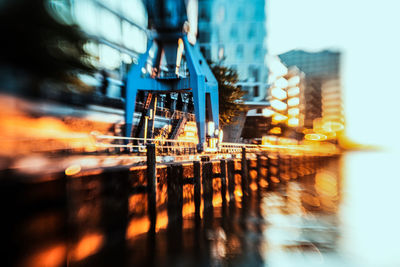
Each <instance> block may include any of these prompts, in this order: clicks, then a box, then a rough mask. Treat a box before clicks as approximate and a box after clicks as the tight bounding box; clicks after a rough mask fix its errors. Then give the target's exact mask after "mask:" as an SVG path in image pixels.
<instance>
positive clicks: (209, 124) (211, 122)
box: [207, 121, 215, 136]
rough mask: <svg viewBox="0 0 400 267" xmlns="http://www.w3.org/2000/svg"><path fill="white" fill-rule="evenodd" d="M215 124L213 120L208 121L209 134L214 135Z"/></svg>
mask: <svg viewBox="0 0 400 267" xmlns="http://www.w3.org/2000/svg"><path fill="white" fill-rule="evenodd" d="M214 131H215V124H214V122H213V121H209V122H208V123H207V133H208V135H209V136H214Z"/></svg>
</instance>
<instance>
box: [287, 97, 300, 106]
mask: <svg viewBox="0 0 400 267" xmlns="http://www.w3.org/2000/svg"><path fill="white" fill-rule="evenodd" d="M287 104H288V106H289V107H293V106H298V105H299V104H300V99H299V98H298V97H294V98H289V100H288V103H287Z"/></svg>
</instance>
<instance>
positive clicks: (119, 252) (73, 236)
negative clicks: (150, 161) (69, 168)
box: [2, 154, 400, 266]
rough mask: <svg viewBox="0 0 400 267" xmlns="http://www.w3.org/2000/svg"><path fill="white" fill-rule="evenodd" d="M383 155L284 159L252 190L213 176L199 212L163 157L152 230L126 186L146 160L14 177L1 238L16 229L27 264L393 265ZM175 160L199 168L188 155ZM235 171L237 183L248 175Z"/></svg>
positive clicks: (20, 258) (15, 257)
mask: <svg viewBox="0 0 400 267" xmlns="http://www.w3.org/2000/svg"><path fill="white" fill-rule="evenodd" d="M379 159H380V160H383V159H387V157H386V156H383V155H377V154H374V155H373V156H371V155H368V154H347V155H345V156H342V157H341V158H332V159H329V160H326V161H325V162H320V164H319V166H317V165H318V164H308V165H307V164H306V165H305V166H303V167H301V168H298V169H296V170H293V169H290V168H288V167H287V166H282V168H281V169H280V170H279V171H278V172H277V171H276V170H275V172H271V175H272V177H271V178H275V181H271V183H273V186H272V187H269V186H268V184H267V183H268V182H267V181H266V180H265V179H263V178H262V179H257V177H256V173H255V172H251V173H250V176H251V177H252V180H253V181H252V183H250V189H251V190H250V193H249V194H241V190H240V187H236V188H234V190H232V191H229V190H227V192H226V195H225V197H223V196H222V195H221V186H222V184H221V182H220V181H219V180H218V179H217V180H213V184H212V187H213V196H212V205H211V204H210V205H205V206H204V205H202V206H201V208H200V213H201V214H200V215H201V216H195V209H194V203H193V185H190V184H186V185H184V186H183V187H182V190H183V192H182V198H183V199H179V197H178V198H174V196H173V195H171V192H169V193H168V190H167V185H168V183H167V182H166V176H167V174H168V169H167V168H166V169H161V170H159V172H158V175H159V177H158V182H159V183H158V185H157V186H158V193H157V194H158V198H163V201H159V203H158V204H157V210H158V215H157V226H156V232H155V233H148V229H149V224H150V222H149V220H148V218H147V213H146V210H147V204H146V201H145V199H146V196H145V195H141V194H136V195H131V194H130V193H129V192H128V190H127V188H129V187H130V186H132V185H136V184H138V183H142V182H143V179H144V178H143V173H142V172H140V171H137V172H136V173H135V172H134V173H130V174H128V172H127V173H125V171H121V172H119V173H118V172H117V173H115V172H112V173H107V172H106V173H94V174H93V175H92V176H89V177H84V178H83V177H78V176H77V177H72V176H63V177H62V178H60V177H58V178H57V177H53V178H54V179H51V177H50V178H48V179H47V180H46V182H45V183H40V184H36V185H31V186H30V187H29V188H22V187H20V186H18V187H17V186H15V187H12V186H11V185H10V186H9V188H8V189H10V190H7V191H6V190H3V191H2V193H3V194H2V197H3V199H2V202H4V203H6V200H7V199H11V198H15V197H18V196H22V195H23V196H24V197H20V198H19V199H20V200H19V202H17V203H14V204H9V205H8V206H7V207H6V209H5V210H6V212H9V211H12V210H13V211H14V213H10V214H14V215H15V216H13V217H12V219H11V220H10V222H6V225H5V227H4V228H3V229H14V230H13V231H9V232H8V233H5V235H4V237H5V238H3V242H6V243H7V240H12V241H11V242H9V243H8V244H9V247H10V248H11V251H12V253H10V255H8V257H9V258H10V259H11V261H10V263H12V264H15V263H17V265H20V266H44V265H45V266H64V265H69V266H111V265H113V266H321V265H322V266H396V264H397V263H399V262H396V260H397V259H398V257H397V256H396V255H397V252H398V249H397V248H398V240H399V236H400V235H399V230H397V229H398V224H399V223H400V220H399V219H398V218H396V216H394V217H393V216H392V212H393V211H394V210H395V205H396V203H398V202H396V199H397V200H398V197H397V195H398V194H397V190H398V187H396V186H394V185H396V181H397V180H396V179H397V178H396V172H392V173H391V174H392V175H391V176H390V175H389V176H387V177H386V182H388V183H385V182H383V181H381V180H377V179H376V178H377V177H378V176H379V174H381V173H382V167H386V168H387V169H390V168H392V170H396V169H395V168H394V167H390V166H392V165H388V163H382V162H384V161H381V163H380V164H381V165H379V164H377V162H379ZM368 163H370V165H368ZM373 163H374V164H375V165H374V164H373ZM252 164H254V162H253V163H252ZM365 164H367V165H365ZM361 166H362V167H363V168H361ZM374 166H380V167H381V168H374ZM393 166H394V165H393ZM214 167H215V168H216V171H217V172H218V171H220V169H219V168H220V167H219V166H214ZM179 171H180V172H183V173H185V175H186V176H187V177H189V176H191V175H193V170H192V169H191V167H190V166H183V167H182V169H180V170H179ZM263 174H265V175H264V178H265V177H267V176H268V175H267V173H265V172H264V173H263ZM121 177H125V178H121ZM282 177H283V178H282ZM258 178H259V177H258ZM235 179H236V183H237V184H240V182H241V181H240V179H241V178H240V175H236V177H235ZM271 180H272V179H271ZM387 185H392V186H390V187H389V188H388V186H387ZM28 189H29V190H28ZM228 192H232V196H229V193H228ZM168 194H170V195H168ZM396 197H397V198H396ZM168 198H169V200H170V201H171V202H170V204H168V201H165V199H167V200H168ZM224 199H226V200H224ZM21 209H24V210H23V211H24V212H23V213H18V212H15V211H16V210H19V211H20V210H21ZM179 210H181V211H182V212H181V213H180V212H179ZM22 244H23V245H22ZM33 244H34V245H33ZM381 263H382V264H381ZM6 265H7V264H6Z"/></svg>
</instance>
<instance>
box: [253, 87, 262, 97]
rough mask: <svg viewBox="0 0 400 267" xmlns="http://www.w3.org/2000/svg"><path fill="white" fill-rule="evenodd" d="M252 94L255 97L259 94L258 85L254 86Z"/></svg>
mask: <svg viewBox="0 0 400 267" xmlns="http://www.w3.org/2000/svg"><path fill="white" fill-rule="evenodd" d="M253 95H254V97H257V96H259V95H260V87H259V86H258V85H256V86H254V88H253Z"/></svg>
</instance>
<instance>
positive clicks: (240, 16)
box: [236, 7, 244, 20]
mask: <svg viewBox="0 0 400 267" xmlns="http://www.w3.org/2000/svg"><path fill="white" fill-rule="evenodd" d="M243 18H244V13H243V8H242V7H239V8H238V10H237V12H236V19H237V20H242V19H243Z"/></svg>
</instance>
